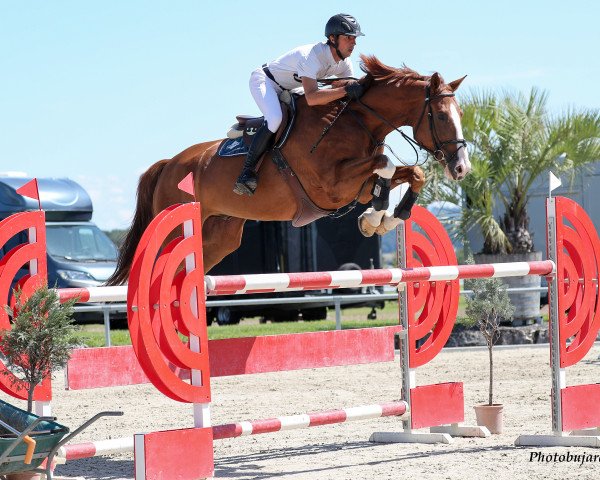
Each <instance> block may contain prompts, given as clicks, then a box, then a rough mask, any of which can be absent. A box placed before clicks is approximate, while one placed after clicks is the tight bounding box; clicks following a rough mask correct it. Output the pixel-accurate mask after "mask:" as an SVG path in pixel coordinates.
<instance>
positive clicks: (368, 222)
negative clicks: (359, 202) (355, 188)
mask: <svg viewBox="0 0 600 480" xmlns="http://www.w3.org/2000/svg"><path fill="white" fill-rule="evenodd" d="M382 157H383V158H382ZM378 158H379V160H380V161H385V165H384V166H383V167H381V168H377V169H375V170H373V173H375V174H376V175H377V179H376V180H375V184H374V185H373V189H372V190H371V195H373V199H372V200H371V207H369V208H368V209H367V210H365V212H364V213H363V214H362V215H361V216H360V217H358V229H359V230H360V232H361V233H362V234H363V235H364V236H365V237H370V236H372V235H373V234H374V233H375V231H376V230H377V228H378V227H379V225H380V224H381V219H382V218H383V216H384V215H385V211H386V210H387V208H388V206H389V205H390V201H389V200H390V189H391V185H392V178H393V177H394V173H395V172H396V166H395V165H394V164H393V163H392V162H391V161H390V159H389V158H388V157H387V156H386V155H379V156H378Z"/></svg>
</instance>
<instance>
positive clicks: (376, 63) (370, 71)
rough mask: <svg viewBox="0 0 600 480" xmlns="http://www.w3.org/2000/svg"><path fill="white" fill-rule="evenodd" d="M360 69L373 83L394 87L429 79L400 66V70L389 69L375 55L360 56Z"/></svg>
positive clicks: (441, 79) (441, 82) (441, 81)
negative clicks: (388, 84) (393, 85)
mask: <svg viewBox="0 0 600 480" xmlns="http://www.w3.org/2000/svg"><path fill="white" fill-rule="evenodd" d="M360 59H361V65H360V69H361V70H362V71H363V72H365V73H366V74H367V75H370V76H371V77H372V78H373V80H375V81H384V82H385V81H387V82H388V83H390V84H395V85H396V86H398V87H399V86H401V85H410V84H412V83H415V82H418V81H425V82H429V80H430V78H431V77H429V76H426V75H421V74H420V73H418V72H415V71H414V70H413V69H411V68H408V67H407V66H406V65H405V64H402V67H400V68H394V67H390V66H388V65H385V64H384V63H382V62H381V61H380V60H379V59H378V58H377V57H376V56H375V55H361V56H360ZM443 84H444V79H443V78H442V77H441V76H440V85H443Z"/></svg>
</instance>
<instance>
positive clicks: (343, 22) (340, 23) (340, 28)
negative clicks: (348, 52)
mask: <svg viewBox="0 0 600 480" xmlns="http://www.w3.org/2000/svg"><path fill="white" fill-rule="evenodd" d="M329 35H351V36H353V37H360V36H364V33H362V32H361V31H360V25H359V24H358V22H357V21H356V18H354V17H353V16H352V15H348V14H347V13H338V14H337V15H334V16H333V17H331V18H330V19H329V20H328V21H327V25H325V36H326V37H327V38H329Z"/></svg>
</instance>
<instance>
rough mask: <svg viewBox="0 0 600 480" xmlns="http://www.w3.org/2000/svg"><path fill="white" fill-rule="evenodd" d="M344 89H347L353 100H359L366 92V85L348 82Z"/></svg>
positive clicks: (347, 93)
mask: <svg viewBox="0 0 600 480" xmlns="http://www.w3.org/2000/svg"><path fill="white" fill-rule="evenodd" d="M344 90H346V95H347V96H348V98H350V99H351V100H358V99H359V98H360V97H362V96H363V94H364V93H365V87H363V86H362V85H361V84H360V83H358V82H352V83H348V84H347V85H346V86H345V87H344Z"/></svg>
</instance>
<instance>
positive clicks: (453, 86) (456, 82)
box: [448, 75, 467, 92]
mask: <svg viewBox="0 0 600 480" xmlns="http://www.w3.org/2000/svg"><path fill="white" fill-rule="evenodd" d="M465 78H467V76H466V75H465V76H464V77H462V78H457V79H456V80H454V81H453V82H450V83H449V84H448V86H449V87H450V88H451V89H452V91H453V92H456V90H457V89H458V87H460V84H461V83H462V81H463V80H464V79H465Z"/></svg>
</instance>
